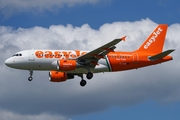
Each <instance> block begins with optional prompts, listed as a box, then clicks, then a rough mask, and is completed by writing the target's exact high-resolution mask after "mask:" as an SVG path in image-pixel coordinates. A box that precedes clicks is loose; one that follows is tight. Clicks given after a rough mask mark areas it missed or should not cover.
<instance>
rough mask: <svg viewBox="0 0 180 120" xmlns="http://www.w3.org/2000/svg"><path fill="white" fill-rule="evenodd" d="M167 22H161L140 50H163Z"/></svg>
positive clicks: (157, 51) (158, 51)
mask: <svg viewBox="0 0 180 120" xmlns="http://www.w3.org/2000/svg"><path fill="white" fill-rule="evenodd" d="M167 27H168V25H167V24H159V25H158V26H157V27H156V28H155V30H154V31H153V32H152V33H151V34H150V36H149V37H148V38H147V39H146V40H145V42H144V43H143V44H142V45H141V46H140V48H139V49H138V51H147V52H151V53H160V52H162V49H163V46H164V41H165V37H166V31H167Z"/></svg>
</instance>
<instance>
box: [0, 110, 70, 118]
mask: <svg viewBox="0 0 180 120" xmlns="http://www.w3.org/2000/svg"><path fill="white" fill-rule="evenodd" d="M0 119H1V120H70V119H68V118H65V117H62V116H59V115H49V114H46V113H43V114H39V115H20V114H16V113H13V112H10V111H5V110H0Z"/></svg>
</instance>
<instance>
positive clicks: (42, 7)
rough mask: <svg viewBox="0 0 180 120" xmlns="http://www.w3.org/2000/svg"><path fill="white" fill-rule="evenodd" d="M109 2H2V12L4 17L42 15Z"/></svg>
mask: <svg viewBox="0 0 180 120" xmlns="http://www.w3.org/2000/svg"><path fill="white" fill-rule="evenodd" d="M106 1H108V0H1V1H0V10H1V13H2V14H3V15H4V16H6V17H7V16H9V15H11V14H13V13H18V12H27V11H30V12H34V13H39V12H40V13H41V12H44V11H55V10H57V9H59V8H63V7H66V6H68V7H72V6H75V5H81V4H97V3H99V2H106Z"/></svg>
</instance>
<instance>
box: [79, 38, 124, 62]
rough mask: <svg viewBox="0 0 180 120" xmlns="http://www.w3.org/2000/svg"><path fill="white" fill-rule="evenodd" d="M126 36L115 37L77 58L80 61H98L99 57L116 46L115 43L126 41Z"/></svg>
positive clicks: (102, 56)
mask: <svg viewBox="0 0 180 120" xmlns="http://www.w3.org/2000/svg"><path fill="white" fill-rule="evenodd" d="M125 38H126V36H124V37H122V38H120V39H114V40H113V41H111V42H109V43H107V44H105V45H103V46H101V47H99V48H97V49H95V50H93V51H90V52H88V53H86V54H84V55H82V56H80V57H78V58H77V59H78V60H79V61H83V60H84V61H85V60H86V61H89V62H92V61H94V62H97V61H98V60H99V59H101V58H104V56H105V55H107V54H108V53H109V52H112V51H113V50H114V49H115V48H116V47H115V45H116V44H117V43H119V42H120V41H122V40H123V41H125Z"/></svg>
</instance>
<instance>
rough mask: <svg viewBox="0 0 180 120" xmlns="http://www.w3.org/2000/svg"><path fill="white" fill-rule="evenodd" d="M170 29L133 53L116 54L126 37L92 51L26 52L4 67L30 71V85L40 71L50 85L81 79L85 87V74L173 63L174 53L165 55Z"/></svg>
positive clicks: (157, 33) (161, 28)
mask: <svg viewBox="0 0 180 120" xmlns="http://www.w3.org/2000/svg"><path fill="white" fill-rule="evenodd" d="M167 28H168V25H167V24H159V25H158V26H157V27H156V28H155V29H154V31H153V32H152V33H151V34H150V35H149V36H148V37H147V39H146V40H145V41H144V43H143V44H142V45H141V46H140V47H139V48H138V49H137V50H134V51H132V52H122V51H114V49H115V48H116V47H115V45H116V44H118V43H119V42H121V41H125V38H126V36H124V37H122V38H119V39H114V40H112V41H111V42H109V43H107V44H105V45H103V46H101V47H99V48H97V49H94V50H92V51H80V50H41V49H36V50H35V49H31V50H24V51H20V52H17V53H15V54H14V55H13V56H12V57H10V58H8V59H7V60H6V61H5V64H6V65H7V66H9V67H11V68H16V69H22V70H29V74H30V76H29V78H28V80H29V81H32V79H33V77H32V76H33V71H34V70H40V71H49V80H50V81H51V82H63V81H66V80H69V79H74V77H75V76H78V77H81V81H80V85H81V86H82V87H83V86H85V85H86V83H87V82H86V80H84V77H83V75H84V74H86V78H87V79H91V78H93V75H94V73H102V72H103V73H104V72H116V71H124V70H131V69H137V68H141V67H146V66H150V65H155V64H159V63H163V62H167V61H170V60H173V57H172V56H169V54H170V53H172V52H173V51H174V49H170V50H166V51H164V52H162V49H163V46H164V41H165V37H166V31H167Z"/></svg>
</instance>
